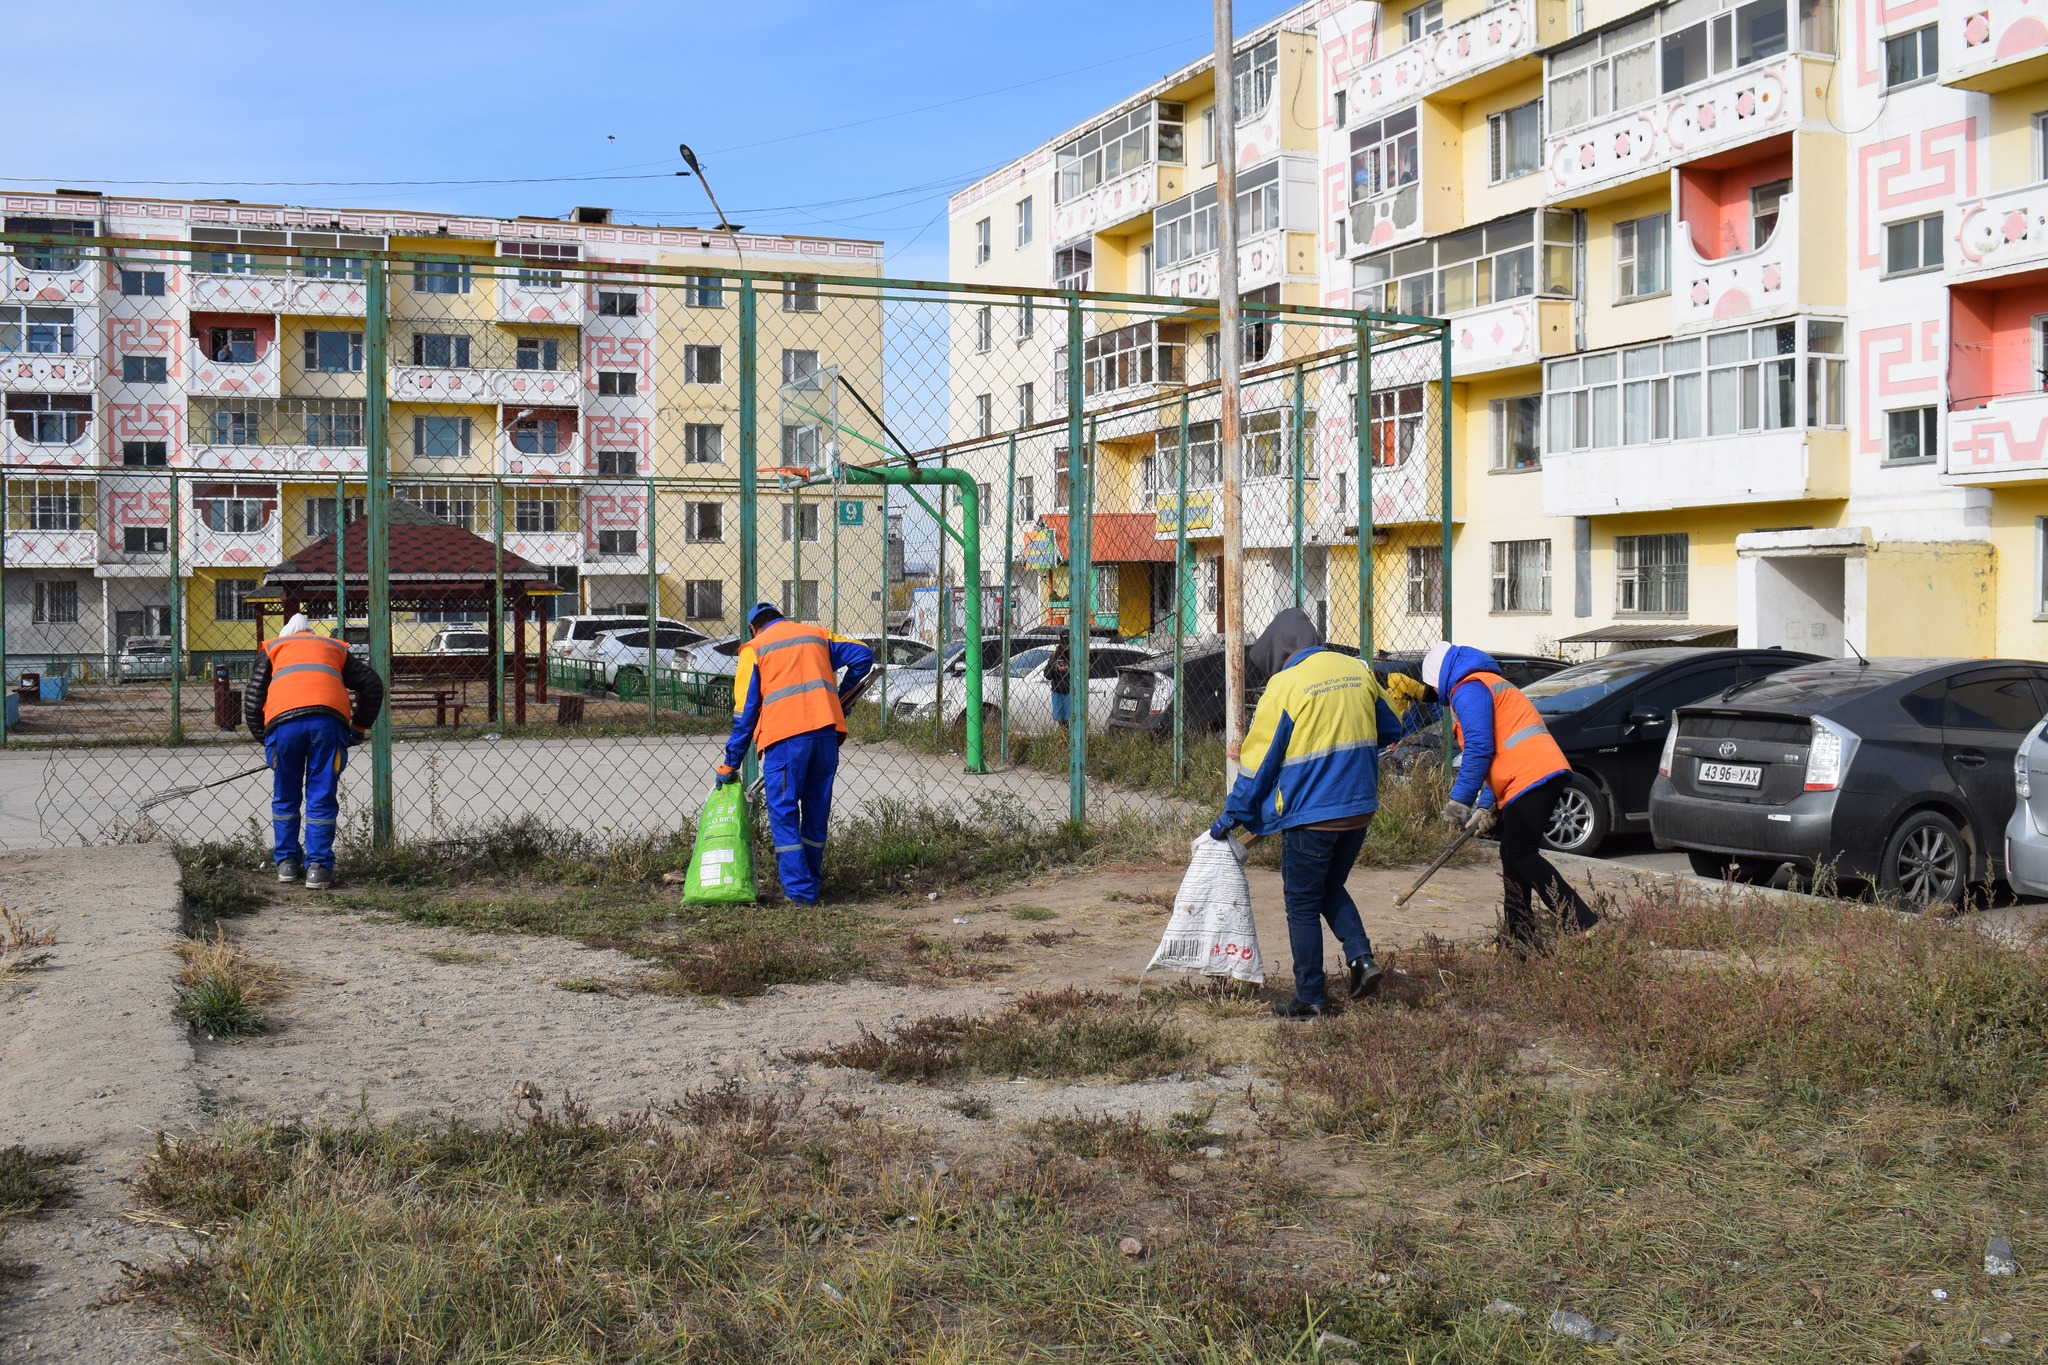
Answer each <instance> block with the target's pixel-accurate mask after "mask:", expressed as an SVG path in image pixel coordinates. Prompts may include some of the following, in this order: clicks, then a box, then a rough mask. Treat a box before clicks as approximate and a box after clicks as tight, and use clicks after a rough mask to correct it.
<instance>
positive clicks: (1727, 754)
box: [1650, 659, 2048, 906]
mask: <svg viewBox="0 0 2048 1365" xmlns="http://www.w3.org/2000/svg"><path fill="white" fill-rule="evenodd" d="M2044 710H2048V664H2042V663H2032V662H2027V661H2024V660H2016V659H1970V660H1963V659H1872V660H1869V661H1867V662H1866V661H1864V660H1860V659H1830V660H1827V661H1825V662H1818V663H1812V664H1805V665H1802V666H1800V667H1798V668H1792V669H1787V670H1786V671H1784V672H1782V673H1779V674H1777V675H1776V676H1775V677H1771V678H1768V679H1765V680H1763V681H1761V682H1759V683H1757V684H1755V685H1753V686H1750V687H1747V688H1745V689H1741V690H1739V691H1734V692H1731V693H1729V694H1724V695H1722V696H1720V697H1708V698H1705V699H1703V700H1702V701H1700V702H1698V703H1697V704H1695V705H1691V706H1686V707H1683V708H1681V709H1680V710H1679V712H1678V715H1677V723H1676V725H1675V726H1674V727H1673V728H1672V730H1671V734H1670V738H1669V739H1668V740H1667V741H1666V744H1665V753H1664V757H1663V759H1662V760H1661V761H1660V763H1659V765H1658V767H1659V775H1658V778H1657V782H1656V787H1655V790H1654V791H1653V792H1652V794H1651V797H1650V823H1651V828H1652V830H1653V832H1654V833H1655V834H1656V837H1657V843H1658V846H1659V847H1663V848H1680V849H1684V850H1685V851H1686V853H1687V854H1688V855H1689V856H1690V857H1691V859H1692V864H1693V869H1694V871H1696V872H1699V873H1700V874H1701V875H1703V876H1720V875H1722V873H1723V869H1724V868H1732V869H1733V870H1734V871H1735V873H1736V874H1737V875H1739V876H1744V877H1761V876H1764V875H1767V874H1770V873H1772V872H1774V871H1775V870H1777V869H1781V868H1788V867H1789V868H1790V869H1791V873H1792V874H1793V875H1794V876H1796V877H1798V878H1800V879H1810V878H1811V877H1812V876H1813V874H1814V872H1815V871H1816V869H1831V870H1832V873H1833V875H1834V876H1835V877H1837V878H1839V879H1840V880H1841V881H1842V882H1868V883H1871V884H1873V885H1875V886H1876V887H1877V888H1878V889H1879V890H1880V891H1882V892H1884V893H1887V894H1891V895H1896V896H1898V897H1899V898H1900V899H1901V900H1903V901H1905V902H1906V903H1907V904H1909V905H1914V906H1924V905H1936V904H1949V905H1959V904H1961V903H1962V901H1963V898H1964V896H1965V895H1966V894H1967V892H1968V890H1969V887H1970V884H1971V883H1972V882H1974V881H1978V880H1980V879H1984V878H1989V877H1998V876H2002V875H2004V874H2005V871H2006V863H2005V837H2004V836H2005V835H2006V833H2007V831H2008V829H2009V827H2010V824H2011V822H2012V818H2013V814H2014V811H2015V809H2016V803H2017V798H2016V795H2015V787H2016V779H2015V775H2016V774H2017V773H2019V772H2021V771H2022V769H2021V768H2020V766H2019V762H2018V759H2019V754H2020V747H2021V745H2022V744H2023V743H2024V742H2025V741H2026V740H2027V738H2028V736H2029V735H2030V733H2031V732H2032V731H2034V730H2035V729H2036V728H2037V727H2038V725H2039V724H2040V721H2041V717H2042V714H2043V712H2044Z"/></svg>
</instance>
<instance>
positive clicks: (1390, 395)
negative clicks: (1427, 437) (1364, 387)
mask: <svg viewBox="0 0 2048 1365" xmlns="http://www.w3.org/2000/svg"><path fill="white" fill-rule="evenodd" d="M1422 387H1423V386H1422V385H1420V384H1410V385H1408V386H1406V387H1405V388H1398V389H1374V390H1373V392H1372V395H1371V398H1370V400H1369V401H1370V404H1371V412H1372V429H1371V430H1372V436H1371V440H1372V462H1373V465H1374V466H1375V467H1376V468H1380V469H1392V468H1394V467H1395V466H1397V465H1399V464H1401V463H1403V462H1404V461H1406V460H1408V459H1410V458H1411V457H1413V456H1415V455H1418V454H1420V453H1421V451H1422V432H1423V426H1424V422H1423V412H1422V409H1423V392H1422Z"/></svg>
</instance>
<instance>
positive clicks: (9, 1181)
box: [0, 1147, 78, 1220]
mask: <svg viewBox="0 0 2048 1365" xmlns="http://www.w3.org/2000/svg"><path fill="white" fill-rule="evenodd" d="M77 1161H78V1153H76V1152H31V1151H29V1150H28V1149H27V1148H26V1147H0V1220H5V1219H8V1218H31V1217H34V1216H35V1215H36V1214H37V1213H40V1212H41V1211H42V1210H43V1209H44V1208H46V1207H48V1206H50V1205H53V1204H62V1203H63V1202H64V1201H65V1200H67V1199H69V1198H70V1197H71V1194H72V1182H71V1178H70V1177H69V1176H66V1175H64V1174H62V1171H63V1168H64V1167H66V1166H71V1165H75V1164H76V1163H77Z"/></svg>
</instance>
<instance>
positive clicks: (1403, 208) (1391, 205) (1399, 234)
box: [1345, 180, 1423, 255]
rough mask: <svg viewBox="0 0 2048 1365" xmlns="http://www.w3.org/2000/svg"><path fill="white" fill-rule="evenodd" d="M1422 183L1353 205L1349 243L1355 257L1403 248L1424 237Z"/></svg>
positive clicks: (1362, 200)
mask: <svg viewBox="0 0 2048 1365" xmlns="http://www.w3.org/2000/svg"><path fill="white" fill-rule="evenodd" d="M1422 235H1423V234H1422V183H1421V182H1420V181H1419V180H1411V181H1409V182H1408V183H1407V184H1405V185H1402V186H1401V187H1399V188H1398V189H1392V190H1388V191H1386V192H1385V193H1383V194H1379V195H1375V196H1374V197H1372V198H1370V199H1360V200H1358V201H1356V202H1355V203H1353V204H1352V205H1351V225H1350V227H1349V229H1348V230H1347V235H1346V237H1345V241H1346V242H1348V243H1349V245H1350V252H1351V254H1352V255H1362V254H1364V253H1365V252H1368V251H1381V250H1384V249H1385V248H1387V247H1390V246H1400V245H1401V244H1402V243H1403V242H1412V241H1415V240H1416V239H1418V238H1420V237H1421V236H1422Z"/></svg>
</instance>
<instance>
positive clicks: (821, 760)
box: [718, 602, 875, 905]
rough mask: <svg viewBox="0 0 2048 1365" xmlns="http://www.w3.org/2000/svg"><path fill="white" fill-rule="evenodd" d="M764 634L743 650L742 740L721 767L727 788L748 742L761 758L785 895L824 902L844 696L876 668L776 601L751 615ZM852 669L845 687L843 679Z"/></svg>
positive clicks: (863, 653) (735, 694)
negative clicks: (822, 893) (794, 617)
mask: <svg viewBox="0 0 2048 1365" xmlns="http://www.w3.org/2000/svg"><path fill="white" fill-rule="evenodd" d="M747 624H748V625H749V626H750V627H752V628H753V631H754V638H753V639H751V640H749V641H747V643H746V644H744V645H741V646H740V654H739V666H738V668H737V669H736V671H735V672H734V674H733V682H732V698H733V704H732V711H733V716H732V737H731V738H730V739H728V740H727V741H726V744H725V761H724V762H723V763H721V764H719V766H718V785H719V786H724V785H725V784H726V783H728V782H737V781H739V769H740V762H741V760H743V759H744V758H745V757H746V756H747V746H748V745H749V744H752V745H754V746H755V747H756V748H757V749H758V750H759V751H760V754H761V780H762V784H763V787H764V789H765V791H766V795H767V801H768V828H769V831H770V832H771V833H772V834H773V836H774V839H775V867H776V871H777V873H778V874H779V875H780V876H781V879H782V894H783V895H785V896H787V897H788V898H789V899H790V900H793V901H796V902H797V903H799V904H802V905H815V904H817V902H818V890H819V886H820V883H821V882H822V880H823V878H824V873H825V826H826V823H827V821H828V820H829V819H830V817H831V814H832V782H833V779H834V778H835V777H836V776H837V775H838V773H839V745H840V743H841V742H842V741H843V740H844V739H845V738H846V709H845V706H844V699H845V698H847V697H851V696H852V695H853V694H854V693H855V692H856V691H857V690H858V689H859V687H860V685H861V683H862V681H863V680H865V679H866V677H867V675H868V670H870V669H871V668H873V667H874V666H875V652H874V651H873V650H871V649H869V648H868V647H867V646H866V645H864V644H862V643H860V642H859V641H858V640H848V639H846V638H844V637H843V636H839V635H834V634H833V633H832V632H831V631H829V630H821V629H819V628H818V627H817V626H812V625H805V624H804V623H803V622H801V621H791V620H789V619H788V618H787V617H785V616H783V614H782V609H781V608H780V607H777V606H776V605H775V604H774V603H773V602H762V603H760V604H758V605H757V606H755V608H754V611H753V614H752V615H751V616H749V617H748V618H747ZM840 669H845V670H846V677H845V680H844V681H843V682H841V681H837V674H838V672H839V670H840Z"/></svg>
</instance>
